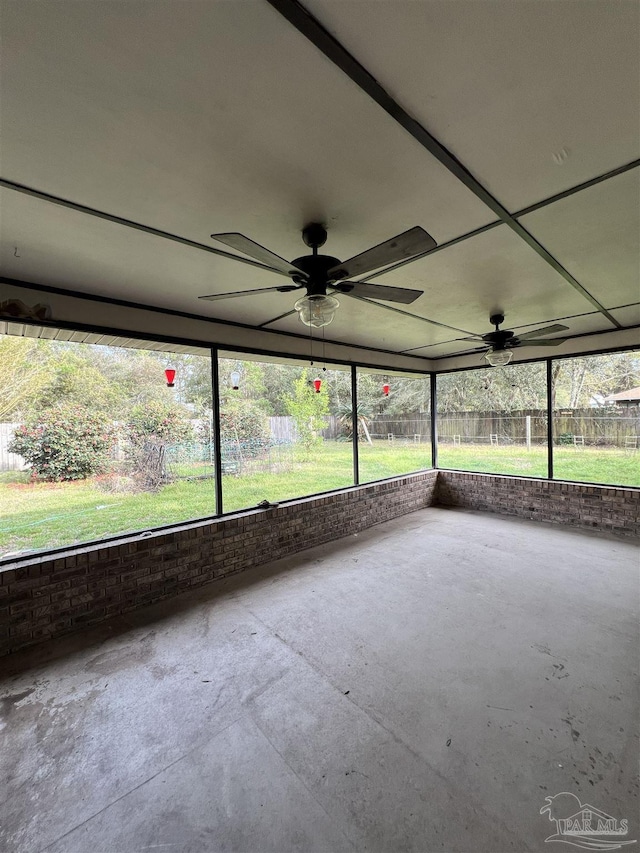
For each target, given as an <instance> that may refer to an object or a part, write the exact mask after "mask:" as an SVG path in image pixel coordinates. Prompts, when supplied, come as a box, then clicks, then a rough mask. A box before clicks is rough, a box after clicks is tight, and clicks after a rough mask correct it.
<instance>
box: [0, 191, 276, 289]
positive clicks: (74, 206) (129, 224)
mask: <svg viewBox="0 0 640 853" xmlns="http://www.w3.org/2000/svg"><path fill="white" fill-rule="evenodd" d="M0 187H4V188H5V189H8V190H14V191H15V192H19V193H23V194H24V195H28V196H32V197H33V198H37V199H40V200H41V201H48V202H50V203H51V204H57V205H58V206H59V207H68V208H69V209H70V210H75V211H76V212H77V213H84V214H88V215H89V216H95V217H96V218H98V219H106V220H107V221H108V222H113V223H115V224H116V225H124V226H125V227H126V228H133V229H134V230H136V231H143V232H144V233H146V234H151V235H153V236H154V237H163V238H164V239H165V240H172V241H173V242H174V243H181V244H182V245H183V246H189V247H190V248H192V249H200V250H202V251H203V252H209V254H210V255H218V256H219V257H221V258H228V259H231V260H232V261H240V262H241V263H243V264H248V265H249V266H251V267H257V268H258V269H261V270H266V271H267V272H273V273H277V274H278V275H281V274H282V273H281V272H280V271H279V270H275V269H273V267H268V266H265V264H261V263H259V262H258V261H252V260H251V259H250V258H244V257H242V255H233V254H231V252H225V251H224V250H223V249H216V248H214V247H213V246H206V245H205V244H204V243H198V242H196V241H195V240H189V239H188V238H187V237H180V236H179V235H178V234H171V233H170V232H169V231H162V230H161V229H159V228H153V227H152V226H151V225H143V224H142V223H141V222H134V221H133V220H132V219H125V218H124V217H122V216H116V215H115V214H113V213H105V212H104V211H103V210H97V209H96V208H95V207H88V206H87V205H84V204H78V202H75V201H69V199H65V198H61V197H60V196H56V195H51V194H50V193H45V192H43V191H42V190H37V189H35V188H34V187H28V186H27V185H26V184H19V183H17V182H16V181H10V180H8V179H7V178H0Z"/></svg>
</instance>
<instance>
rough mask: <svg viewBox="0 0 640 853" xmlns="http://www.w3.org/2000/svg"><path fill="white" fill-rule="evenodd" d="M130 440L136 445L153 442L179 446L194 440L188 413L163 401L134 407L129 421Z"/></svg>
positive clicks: (153, 401) (154, 401)
mask: <svg viewBox="0 0 640 853" xmlns="http://www.w3.org/2000/svg"><path fill="white" fill-rule="evenodd" d="M127 427H128V431H129V438H130V440H131V441H132V442H133V443H134V444H141V443H144V442H145V441H149V440H153V441H154V442H156V443H164V444H167V443H171V444H177V443H179V442H182V441H190V440H192V438H193V428H192V426H191V422H190V420H189V418H188V412H187V410H186V409H184V408H183V407H182V406H178V405H176V404H175V403H172V402H166V401H163V400H152V401H150V402H148V403H145V404H142V403H140V404H138V405H136V406H133V408H132V409H131V411H130V412H129V419H128V424H127Z"/></svg>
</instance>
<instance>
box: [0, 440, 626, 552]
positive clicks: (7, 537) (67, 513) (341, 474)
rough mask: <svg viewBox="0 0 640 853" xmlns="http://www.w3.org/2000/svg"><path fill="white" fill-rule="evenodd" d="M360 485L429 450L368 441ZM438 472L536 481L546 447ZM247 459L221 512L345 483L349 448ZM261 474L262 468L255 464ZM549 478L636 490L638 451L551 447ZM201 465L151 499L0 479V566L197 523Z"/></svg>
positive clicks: (211, 508) (226, 489) (481, 449)
mask: <svg viewBox="0 0 640 853" xmlns="http://www.w3.org/2000/svg"><path fill="white" fill-rule="evenodd" d="M359 457H360V481H361V482H363V483H364V482H370V481H372V480H376V479H383V478H385V477H392V476H394V475H397V474H403V473H409V472H411V471H417V470H420V469H422V468H428V467H430V463H431V449H430V445H429V444H416V445H414V444H407V445H400V444H398V445H393V446H390V445H389V444H387V443H386V442H377V443H376V444H374V445H373V446H370V445H368V444H362V445H360V447H359ZM438 464H439V465H440V467H442V468H459V469H462V470H466V471H483V472H486V473H497V474H515V475H520V476H525V477H526V476H538V477H545V476H546V473H547V463H546V448H540V447H538V448H533V449H532V450H531V451H527V450H526V449H525V448H523V447H514V446H511V447H489V446H487V445H462V446H456V447H453V446H451V445H441V447H440V448H439V459H438ZM259 467H260V466H259V463H258V462H257V461H255V460H247V461H245V462H244V463H243V467H242V470H241V473H240V475H238V476H234V475H227V476H224V477H223V478H222V490H223V502H224V510H225V512H230V511H233V510H237V509H245V508H248V507H251V506H255V505H256V504H257V503H258V502H259V501H262V500H265V499H266V500H269V501H282V500H287V499H291V498H295V497H300V496H304V495H309V494H315V493H317V492H323V491H329V490H331V489H339V488H343V487H346V486H350V485H352V484H353V462H352V458H351V445H350V444H349V443H348V442H345V443H341V442H325V443H324V444H322V445H321V446H320V447H319V448H317V449H316V450H313V451H312V452H311V454H310V455H305V454H304V453H301V451H300V450H295V449H292V450H289V451H283V450H282V449H281V450H280V451H279V452H278V453H277V454H275V455H273V456H272V457H271V458H270V459H269V462H268V467H269V469H270V470H259ZM263 467H264V466H263ZM554 470H555V476H556V477H557V478H558V479H566V480H575V481H579V482H594V483H598V482H600V483H612V484H615V485H629V486H640V453H635V454H629V453H625V452H624V451H622V450H611V449H601V448H584V449H583V450H575V449H573V448H563V447H558V448H554ZM210 471H211V467H210V466H207V465H205V464H203V465H202V466H201V467H200V468H197V467H196V468H193V469H191V468H190V470H189V472H188V473H190V474H194V475H198V474H200V475H202V474H203V473H204V475H205V476H204V477H201V478H200V479H180V480H177V481H176V482H173V483H170V484H168V485H166V486H164V487H163V488H161V489H160V490H159V491H158V492H142V493H137V494H130V493H126V492H113V491H108V490H106V489H105V488H104V485H102V486H101V484H100V482H99V481H92V480H86V481H79V482H73V483H30V482H29V479H28V475H27V474H26V473H23V472H7V473H5V474H0V558H1V557H7V556H8V555H9V554H11V553H16V552H18V553H19V552H24V551H30V550H39V549H50V548H57V547H64V546H66V545H72V544H77V543H79V542H89V541H93V540H98V539H101V538H104V537H108V536H114V535H117V534H121V533H127V532H132V531H140V530H148V529H151V528H153V527H159V526H162V525H165V524H172V523H177V522H180V521H187V520H190V519H195V518H205V517H208V516H212V515H213V514H214V513H215V483H214V480H213V478H212V477H207V476H206V475H207V473H209V472H210Z"/></svg>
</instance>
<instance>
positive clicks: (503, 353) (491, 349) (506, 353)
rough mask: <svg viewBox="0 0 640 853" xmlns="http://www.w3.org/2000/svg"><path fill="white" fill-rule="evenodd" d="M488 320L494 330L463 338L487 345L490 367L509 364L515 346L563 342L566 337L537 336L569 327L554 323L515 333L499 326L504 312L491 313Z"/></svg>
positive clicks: (551, 345) (548, 344)
mask: <svg viewBox="0 0 640 853" xmlns="http://www.w3.org/2000/svg"><path fill="white" fill-rule="evenodd" d="M489 322H490V323H492V324H493V325H494V326H495V327H496V328H495V331H493V332H488V333H487V334H486V335H482V336H480V335H474V336H473V337H470V338H463V340H465V341H484V343H485V344H486V345H487V346H488V350H487V352H486V355H485V358H486V360H487V361H488V362H489V364H490V365H491V366H492V367H503V366H504V365H505V364H509V362H510V361H511V359H512V358H513V352H511V350H513V349H515V348H516V347H524V346H527V347H556V346H558V344H561V343H564V341H566V338H540V337H537V336H538V335H551V334H554V333H555V332H565V331H567V330H568V329H569V327H568V326H561V325H560V324H559V323H556V324H555V325H553V326H544V327H543V328H542V329H533V331H531V332H524V333H523V334H521V335H516V334H515V333H514V332H511V331H508V330H507V329H501V328H500V324H501V323H504V314H492V315H491V316H490V317H489ZM483 349H484V348H483ZM481 351H482V350H481Z"/></svg>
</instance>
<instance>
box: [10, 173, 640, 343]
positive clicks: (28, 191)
mask: <svg viewBox="0 0 640 853" xmlns="http://www.w3.org/2000/svg"><path fill="white" fill-rule="evenodd" d="M638 167H640V159H639V160H633V161H631V162H630V163H626V164H624V165H623V166H618V167H617V168H615V169H612V170H610V171H609V172H605V173H604V174H602V175H598V176H597V177H596V178H591V179H590V180H588V181H584V182H583V183H581V184H577V185H575V186H573V187H569V188H568V189H566V190H563V191H562V192H560V193H557V194H555V195H553V196H549V197H548V198H546V199H542V200H541V201H539V202H536V203H535V204H533V205H530V206H529V207H525V208H523V209H522V210H519V211H517V212H516V213H514V214H513V217H514V218H519V217H521V216H526V215H527V214H529V213H533V212H534V211H537V210H540V209H541V208H544V207H547V206H548V205H551V204H553V203H555V202H556V201H561V200H562V199H564V198H567V197H569V196H571V195H574V194H575V193H578V192H580V191H582V190H584V189H589V188H590V187H592V186H595V185H596V184H599V183H602V182H603V181H606V180H608V179H610V178H615V177H617V176H618V175H621V174H624V173H625V172H628V171H630V170H632V169H635V168H638ZM0 187H4V188H5V189H9V190H13V191H15V192H19V193H23V194H25V195H28V196H31V197H32V198H37V199H40V200H42V201H46V202H49V203H51V204H57V205H59V206H61V207H67V208H69V209H71V210H74V211H76V212H78V213H83V214H86V215H89V216H94V217H96V218H98V219H104V220H106V221H108V222H113V223H114V224H117V225H122V226H125V227H127V228H133V229H135V230H138V231H142V232H144V233H147V234H151V235H153V236H156V237H162V238H164V239H167V240H171V241H173V242H177V243H180V244H182V245H185V246H188V247H190V248H195V249H200V250H202V251H205V252H209V253H210V254H213V255H219V256H221V257H224V258H228V259H231V260H236V261H241V262H242V263H245V264H248V265H249V266H253V267H258V268H259V269H264V270H266V271H267V272H275V273H277V272H278V270H274V269H273V268H271V267H269V266H265V265H263V264H261V263H259V262H257V261H253V260H251V259H249V258H243V257H241V256H240V255H232V254H231V253H230V252H225V251H224V250H221V249H215V248H213V247H211V246H206V245H204V244H203V243H198V242H197V241H194V240H189V239H188V238H186V237H181V236H179V235H177V234H171V233H170V232H167V231H162V230H160V229H158V228H153V227H152V226H149V225H144V224H143V223H139V222H135V221H133V220H131V219H125V218H124V217H120V216H117V215H116V214H111V213H107V212H105V211H102V210H98V209H97V208H93V207H89V206H88V205H83V204H79V203H78V202H74V201H71V200H69V199H64V198H61V197H60V196H55V195H52V194H51V193H45V192H43V191H42V190H38V189H36V188H35V187H29V186H27V185H25V184H20V183H17V182H15V181H10V180H9V179H7V178H0ZM505 224H506V223H505V222H503V220H501V219H496V220H494V221H493V222H488V223H487V224H486V225H481V226H480V227H478V228H474V229H473V230H472V231H468V232H467V233H465V234H461V235H459V236H458V237H454V238H453V239H452V240H447V241H446V242H445V243H440V244H439V245H438V246H436V247H435V248H433V249H429V250H428V251H427V252H423V253H422V254H419V255H415V256H414V257H411V258H407V259H406V260H403V261H399V262H398V263H396V264H392V265H391V266H389V267H386V268H385V269H384V270H381V271H380V272H377V273H373V274H369V275H366V276H364V277H362V278H360V279H354V281H369V280H371V279H374V278H380V277H381V276H384V275H386V274H387V273H390V272H394V271H395V270H397V269H400V268H401V267H404V266H406V264H410V263H413V262H414V261H418V260H421V259H422V258H426V257H429V256H430V255H433V254H436V253H437V252H441V251H442V250H443V249H448V248H450V247H451V246H455V245H457V244H458V243H462V242H464V241H466V240H469V239H470V238H472V237H477V236H479V235H480V234H484V233H485V232H487V231H491V230H492V229H494V228H497V227H498V226H500V225H505ZM589 301H592V302H593V304H594V307H595V308H596V309H597V310H598V312H599V313H605V314H607V315H608V310H607V309H606V308H603V306H602V305H600V303H599V302H596V301H594V300H592V299H589ZM374 304H378V303H374ZM380 307H382V308H387V307H389V306H385V305H381V306H380ZM290 313H291V312H290V311H288V312H286V313H285V314H282V315H279V316H278V317H274V318H272V319H270V320H265V321H263V322H262V323H259V324H258V328H263V327H265V326H268V325H271V324H272V323H275V322H277V321H278V320H281V319H283V318H284V317H286V316H288V315H289V314H290ZM408 316H411V317H415V319H418V320H424V321H425V322H427V323H432V324H434V325H438V323H437V322H436V321H434V320H429V319H428V318H426V317H418V316H416V315H413V314H409V315H408ZM610 319H611V320H612V322H614V323H615V324H616V325H617V326H618V328H624V327H623V326H620V324H618V323H617V321H615V320H613V319H612V318H610Z"/></svg>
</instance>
